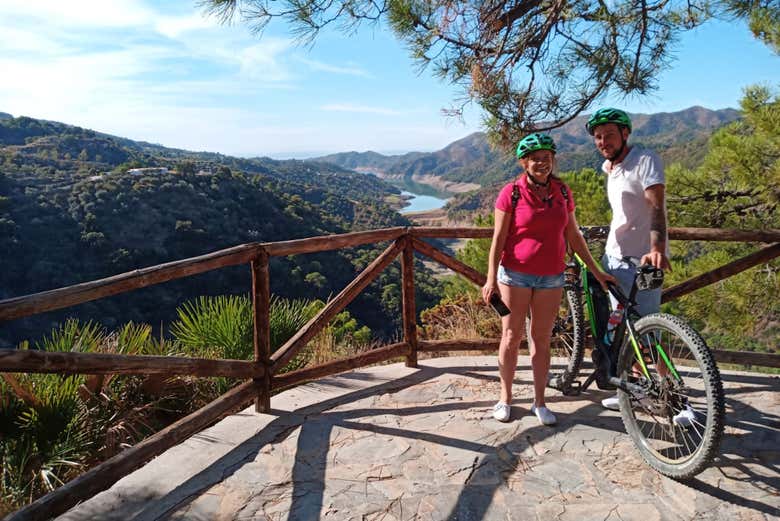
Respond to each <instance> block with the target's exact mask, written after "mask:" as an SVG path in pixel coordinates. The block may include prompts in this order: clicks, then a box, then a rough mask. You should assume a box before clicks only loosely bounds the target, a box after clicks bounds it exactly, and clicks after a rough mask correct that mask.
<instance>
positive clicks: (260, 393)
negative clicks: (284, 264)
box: [252, 250, 271, 412]
mask: <svg viewBox="0 0 780 521" xmlns="http://www.w3.org/2000/svg"><path fill="white" fill-rule="evenodd" d="M270 284H271V282H270V277H269V274H268V253H266V251H265V250H261V252H260V255H258V257H257V258H256V259H255V260H253V261H252V308H253V311H254V331H253V332H254V335H253V336H254V347H255V364H257V365H261V366H263V367H264V368H265V372H264V373H263V376H262V378H255V379H254V381H255V389H256V390H257V398H256V399H255V412H268V411H270V410H271V287H270Z"/></svg>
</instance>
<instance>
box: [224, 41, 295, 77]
mask: <svg viewBox="0 0 780 521" xmlns="http://www.w3.org/2000/svg"><path fill="white" fill-rule="evenodd" d="M290 46H291V42H290V40H285V39H282V38H270V37H269V38H264V39H263V41H262V42H260V43H257V44H255V45H250V46H248V47H244V48H243V49H240V50H238V51H237V52H234V53H233V59H235V60H237V61H238V63H239V64H240V67H241V75H242V76H244V77H246V78H251V79H260V80H263V81H266V82H268V81H271V82H279V81H288V80H290V79H291V78H292V73H291V72H290V70H289V68H288V67H287V66H286V65H285V64H284V63H283V60H282V58H283V55H284V53H285V52H286V51H288V50H289V49H290ZM225 52H227V51H225Z"/></svg>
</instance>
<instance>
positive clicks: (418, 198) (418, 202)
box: [399, 190, 448, 214]
mask: <svg viewBox="0 0 780 521" xmlns="http://www.w3.org/2000/svg"><path fill="white" fill-rule="evenodd" d="M401 195H403V196H412V198H411V199H408V200H407V202H408V203H409V206H405V207H403V208H401V209H400V210H399V213H402V214H405V213H410V212H422V211H426V210H436V209H438V208H441V207H443V206H444V205H445V204H447V201H448V199H442V198H441V197H435V196H433V195H421V194H416V193H414V192H409V191H407V190H403V191H402V192H401Z"/></svg>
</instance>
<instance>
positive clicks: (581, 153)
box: [314, 107, 739, 193]
mask: <svg viewBox="0 0 780 521" xmlns="http://www.w3.org/2000/svg"><path fill="white" fill-rule="evenodd" d="M631 118H632V122H633V126H634V131H633V133H632V137H631V142H632V143H639V144H643V145H646V146H648V147H651V148H653V149H655V150H656V151H658V152H659V153H660V154H661V156H662V157H663V159H664V161H665V162H667V163H672V162H682V163H683V164H685V165H686V166H692V165H695V164H697V163H698V162H699V161H701V158H702V155H703V151H704V150H705V147H704V146H703V145H704V143H705V142H706V140H707V139H708V138H709V136H710V135H711V134H712V132H713V131H714V130H716V129H718V128H720V127H722V126H723V125H725V124H727V123H730V122H732V121H734V120H736V119H738V118H739V111H737V110H734V109H722V110H710V109H706V108H703V107H691V108H689V109H686V110H682V111H679V112H670V113H658V114H632V115H631ZM586 121H587V116H580V117H577V118H575V119H574V120H572V121H570V122H569V123H567V124H566V125H564V126H563V127H561V128H560V129H556V130H553V131H551V132H550V133H551V134H552V136H553V137H554V138H555V140H556V143H557V145H558V154H557V156H558V162H559V163H558V166H559V170H560V171H561V172H566V171H572V170H579V169H581V168H584V167H591V168H597V167H598V165H600V164H601V159H600V158H599V156H598V153H597V152H596V150H595V148H594V146H593V141H592V138H591V136H590V135H588V133H587V131H586V130H585V122H586ZM314 160H316V161H320V162H324V163H331V164H334V165H338V166H340V167H342V168H346V169H351V170H354V171H356V172H364V173H374V174H376V175H377V176H378V177H380V178H383V179H388V180H398V179H405V180H411V181H414V182H416V183H421V184H429V185H431V186H434V187H435V188H437V189H444V190H446V191H448V192H451V193H463V192H468V191H471V190H476V189H478V188H480V187H486V186H491V185H495V184H498V183H501V182H505V181H507V180H508V179H511V178H512V177H513V176H515V175H516V173H517V167H516V161H515V159H514V156H513V154H512V153H511V152H502V151H498V150H495V149H494V148H493V147H491V146H490V144H489V143H488V140H487V136H486V134H484V133H482V132H476V133H474V134H471V135H469V136H466V137H464V138H463V139H460V140H458V141H455V142H453V143H451V144H450V145H448V146H446V147H445V148H443V149H441V150H439V151H436V152H430V153H424V152H410V153H407V154H403V155H394V156H385V155H382V154H378V153H376V152H342V153H338V154H331V155H327V156H322V157H317V158H314Z"/></svg>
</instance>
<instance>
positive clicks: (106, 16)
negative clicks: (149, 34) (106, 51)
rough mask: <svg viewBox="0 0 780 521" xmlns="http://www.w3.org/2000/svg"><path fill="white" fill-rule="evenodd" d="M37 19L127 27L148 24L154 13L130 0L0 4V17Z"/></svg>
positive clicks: (42, 0)
mask: <svg viewBox="0 0 780 521" xmlns="http://www.w3.org/2000/svg"><path fill="white" fill-rule="evenodd" d="M11 16H20V17H29V18H37V19H40V20H41V21H42V22H43V23H44V24H45V25H67V26H70V27H88V26H93V27H131V26H135V25H142V24H146V23H150V22H151V21H152V20H154V18H155V13H154V12H153V11H151V10H149V9H148V8H147V7H146V6H144V5H143V3H142V2H139V1H134V0H110V1H106V0H69V1H67V2H63V1H62V0H31V1H27V2H15V1H12V2H3V3H0V18H8V17H11Z"/></svg>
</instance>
